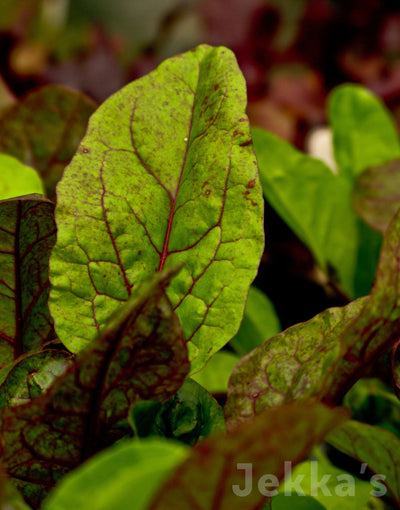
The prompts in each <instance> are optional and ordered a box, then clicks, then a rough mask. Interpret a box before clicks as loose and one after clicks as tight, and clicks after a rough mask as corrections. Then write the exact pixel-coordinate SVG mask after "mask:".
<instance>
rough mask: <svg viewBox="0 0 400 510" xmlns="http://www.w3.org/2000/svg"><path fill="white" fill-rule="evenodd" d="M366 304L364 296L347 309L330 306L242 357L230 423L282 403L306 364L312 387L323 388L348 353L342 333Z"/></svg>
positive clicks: (232, 385) (232, 389) (228, 409)
mask: <svg viewBox="0 0 400 510" xmlns="http://www.w3.org/2000/svg"><path fill="white" fill-rule="evenodd" d="M364 304H365V298H364V299H363V298H360V299H359V300H357V301H353V302H352V303H350V304H349V305H347V306H345V307H343V308H329V309H327V310H325V311H323V312H321V313H320V314H318V315H316V316H315V317H314V318H312V319H311V320H309V321H307V322H304V323H301V324H296V325H295V326H292V327H291V328H288V329H287V330H285V331H283V332H282V333H280V334H279V335H276V336H274V337H272V338H270V339H269V340H267V341H266V342H264V344H263V345H262V346H260V347H258V348H256V349H254V350H253V351H252V352H251V353H250V354H248V355H247V356H245V357H243V358H242V359H241V360H240V361H239V362H238V364H237V365H236V367H235V368H234V370H233V373H232V375H231V378H230V380H229V385H228V399H227V403H226V405H225V418H226V419H227V420H228V422H227V426H228V427H229V428H232V427H234V426H236V425H237V424H238V423H241V422H243V421H247V420H249V419H252V418H253V417H254V415H256V414H258V413H260V412H262V411H263V410H265V409H267V408H269V407H275V406H279V405H281V404H283V403H284V402H285V400H287V399H288V394H289V392H290V390H291V389H292V387H293V386H294V385H295V384H296V382H295V381H296V379H295V378H296V375H297V374H298V373H299V372H301V370H302V368H303V367H304V370H303V372H302V373H304V377H307V383H308V385H309V387H312V388H313V389H314V391H315V392H317V391H318V390H321V389H322V388H324V387H325V386H326V384H327V378H328V377H329V373H328V369H329V368H330V367H331V366H332V365H333V364H334V363H335V362H337V361H338V360H339V359H340V356H341V355H342V354H343V349H342V346H341V343H340V336H341V335H342V334H343V331H344V330H345V329H346V328H347V327H348V324H349V322H351V320H352V319H353V318H354V317H355V316H357V314H358V313H359V312H360V310H361V309H362V308H363V306H364Z"/></svg>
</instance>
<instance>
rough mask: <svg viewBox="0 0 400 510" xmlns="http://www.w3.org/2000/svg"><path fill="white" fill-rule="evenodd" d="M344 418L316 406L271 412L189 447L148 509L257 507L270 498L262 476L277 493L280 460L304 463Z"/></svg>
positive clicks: (232, 509)
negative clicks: (265, 476) (186, 456)
mask: <svg viewBox="0 0 400 510" xmlns="http://www.w3.org/2000/svg"><path fill="white" fill-rule="evenodd" d="M344 420H345V415H344V414H343V412H342V411H341V410H339V409H336V410H333V409H329V408H328V407H326V406H323V405H322V404H320V403H317V402H307V403H304V402H303V403H301V404H299V403H297V402H292V403H291V404H288V405H286V406H282V407H279V408H276V409H270V410H268V411H266V412H264V413H262V414H260V415H259V416H257V417H256V418H255V419H254V420H253V421H252V422H250V423H245V424H242V425H241V426H239V427H237V428H235V429H234V430H232V431H231V433H230V434H224V435H222V434H220V435H216V436H212V437H210V438H208V439H205V440H204V441H203V442H202V443H200V444H199V445H198V446H197V447H196V448H192V449H191V451H190V453H189V456H188V458H187V460H185V461H184V462H183V463H182V464H181V465H180V466H179V467H178V468H177V469H176V470H175V471H174V473H173V474H172V475H171V476H170V478H169V479H168V480H167V481H166V482H165V484H164V485H163V486H162V487H161V488H160V490H159V491H158V493H156V494H155V495H154V497H153V500H152V503H151V505H149V507H148V510H159V509H160V510H161V509H162V510H169V509H171V510H186V509H187V510H192V509H193V508H204V509H205V508H207V509H208V508H220V509H221V510H222V509H224V510H225V509H230V510H236V509H238V510H247V509H249V510H252V509H254V508H260V507H261V505H262V504H263V501H265V499H266V497H267V496H268V495H271V494H268V493H267V494H265V485H266V481H265V479H264V483H263V478H262V477H264V475H267V476H269V477H271V476H272V477H274V478H273V482H274V488H269V491H272V490H274V491H275V493H277V491H276V488H277V486H278V484H279V480H281V479H282V477H283V475H284V472H285V461H286V462H291V463H292V465H294V464H296V463H298V462H300V461H301V460H303V459H304V458H305V457H306V456H307V454H308V453H309V452H310V449H311V448H312V446H313V445H314V444H315V443H319V442H320V441H321V440H322V439H323V438H324V436H325V435H326V434H327V433H328V431H329V430H331V429H333V428H334V427H335V426H337V425H338V424H340V423H342V422H343V421H344ZM250 469H251V472H250ZM245 473H246V474H247V476H245ZM205 475H206V476H205ZM260 479H261V480H260ZM269 480H271V478H270V479H269ZM250 484H251V485H252V486H251V487H250ZM260 487H261V490H260ZM262 491H263V492H264V494H263V493H262Z"/></svg>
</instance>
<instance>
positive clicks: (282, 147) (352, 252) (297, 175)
mask: <svg viewBox="0 0 400 510" xmlns="http://www.w3.org/2000/svg"><path fill="white" fill-rule="evenodd" d="M252 136H253V141H254V148H255V151H256V154H257V160H258V164H259V169H260V177H261V182H262V186H263V191H264V195H265V197H266V198H267V200H268V202H269V203H270V204H271V206H272V207H273V208H274V209H275V210H276V211H277V212H278V213H279V215H280V216H281V217H282V219H283V220H284V221H285V222H286V223H287V224H288V226H289V227H290V228H291V229H292V230H293V231H294V232H295V234H296V235H297V236H298V237H299V238H300V239H301V240H302V241H303V242H304V243H305V244H306V245H307V246H308V247H309V248H310V250H311V251H312V253H313V255H314V257H315V259H316V261H317V263H318V264H319V266H320V267H321V269H322V270H323V271H324V272H325V274H327V275H328V273H329V270H330V269H331V268H333V269H334V271H335V273H336V275H337V279H338V281H337V282H336V283H338V284H339V285H340V286H341V287H342V289H343V290H344V291H345V292H346V293H347V294H348V295H349V296H351V297H353V296H362V295H364V294H366V293H368V292H369V290H370V287H371V285H372V277H373V274H374V271H375V267H376V263H377V260H378V253H379V248H380V242H381V238H380V236H379V235H378V234H377V233H376V232H374V231H372V230H371V229H369V228H368V227H366V226H365V225H363V224H362V222H361V220H360V219H359V218H358V216H357V214H356V213H355V211H354V210H353V207H352V203H351V200H352V183H351V182H349V181H348V180H347V179H345V178H344V177H342V176H338V175H335V174H334V173H333V172H332V171H331V170H330V169H329V168H328V167H327V166H326V165H325V163H323V162H322V161H320V160H318V159H314V158H311V157H310V156H308V155H306V154H304V153H302V152H300V151H298V150H297V149H295V148H294V147H293V146H292V145H291V144H289V143H288V142H286V141H284V140H281V139H279V138H278V137H276V136H275V135H273V134H271V133H268V132H267V131H265V130H263V129H260V128H254V129H253V130H252ZM360 271H362V273H361V274H360Z"/></svg>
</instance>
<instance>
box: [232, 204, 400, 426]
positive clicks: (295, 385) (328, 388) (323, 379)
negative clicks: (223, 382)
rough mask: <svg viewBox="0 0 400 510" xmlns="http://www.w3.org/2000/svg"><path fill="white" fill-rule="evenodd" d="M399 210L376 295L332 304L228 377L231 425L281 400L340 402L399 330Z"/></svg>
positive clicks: (384, 247) (259, 350)
mask: <svg viewBox="0 0 400 510" xmlns="http://www.w3.org/2000/svg"><path fill="white" fill-rule="evenodd" d="M399 239H400V212H399V213H397V215H396V216H395V217H394V219H393V220H392V222H391V224H390V225H389V228H388V230H387V231H386V235H385V238H384V242H383V245H382V250H381V255H380V260H379V266H378V270H377V273H376V277H375V285H374V287H373V289H372V291H371V294H370V296H368V297H365V298H360V299H358V300H356V301H353V302H352V303H350V304H349V305H347V306H345V307H343V308H331V309H328V310H325V311H324V312H322V313H320V314H318V315H317V316H316V317H314V318H313V319H311V320H310V321H308V322H305V323H303V324H298V325H296V326H293V327H292V328H289V329H287V330H286V331H284V332H283V333H281V334H280V335H278V336H276V337H273V338H271V339H269V340H267V342H265V343H264V344H263V345H262V346H261V347H259V348H256V349H255V350H253V351H252V352H251V353H250V354H248V355H247V356H246V357H245V358H243V359H242V360H241V361H240V362H239V363H238V364H237V366H236V368H235V370H234V372H233V374H232V376H231V379H230V381H229V390H228V400H227V404H226V406H225V416H226V418H227V419H228V421H229V426H233V425H234V424H235V423H237V422H241V421H245V420H248V419H250V418H251V417H252V416H254V414H256V413H258V412H260V411H262V410H263V409H265V408H268V407H271V406H275V405H278V404H280V403H281V402H283V401H287V400H291V399H298V398H305V397H307V396H310V395H318V397H319V398H323V399H324V400H325V401H326V402H329V403H335V402H339V401H340V400H341V398H342V397H343V396H344V395H345V394H346V392H347V391H348V390H349V389H350V388H351V386H352V385H353V384H354V383H355V382H356V381H357V380H358V379H359V378H360V377H361V376H362V375H364V374H365V372H366V370H367V369H368V368H369V367H370V366H371V365H373V364H374V362H375V361H376V359H377V358H378V357H379V356H380V355H382V354H383V353H384V352H386V351H388V350H389V349H390V348H391V347H392V346H393V344H394V343H395V341H396V340H397V338H398V337H399V335H400V312H399V305H398V303H399V299H400V296H399V292H398V289H399V288H400V282H399V278H400V265H399V260H398V257H397V256H393V254H396V253H397V251H398V249H399Z"/></svg>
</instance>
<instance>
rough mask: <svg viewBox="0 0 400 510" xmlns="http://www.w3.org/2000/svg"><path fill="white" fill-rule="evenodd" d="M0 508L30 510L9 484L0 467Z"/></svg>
mask: <svg viewBox="0 0 400 510" xmlns="http://www.w3.org/2000/svg"><path fill="white" fill-rule="evenodd" d="M0 508H1V510H31V507H30V506H28V505H27V504H26V503H25V502H24V500H23V499H22V496H21V494H20V493H19V492H18V491H17V489H16V488H15V487H14V486H13V485H12V484H11V483H10V482H9V480H8V479H7V476H6V474H5V473H4V470H3V468H2V467H0Z"/></svg>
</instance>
